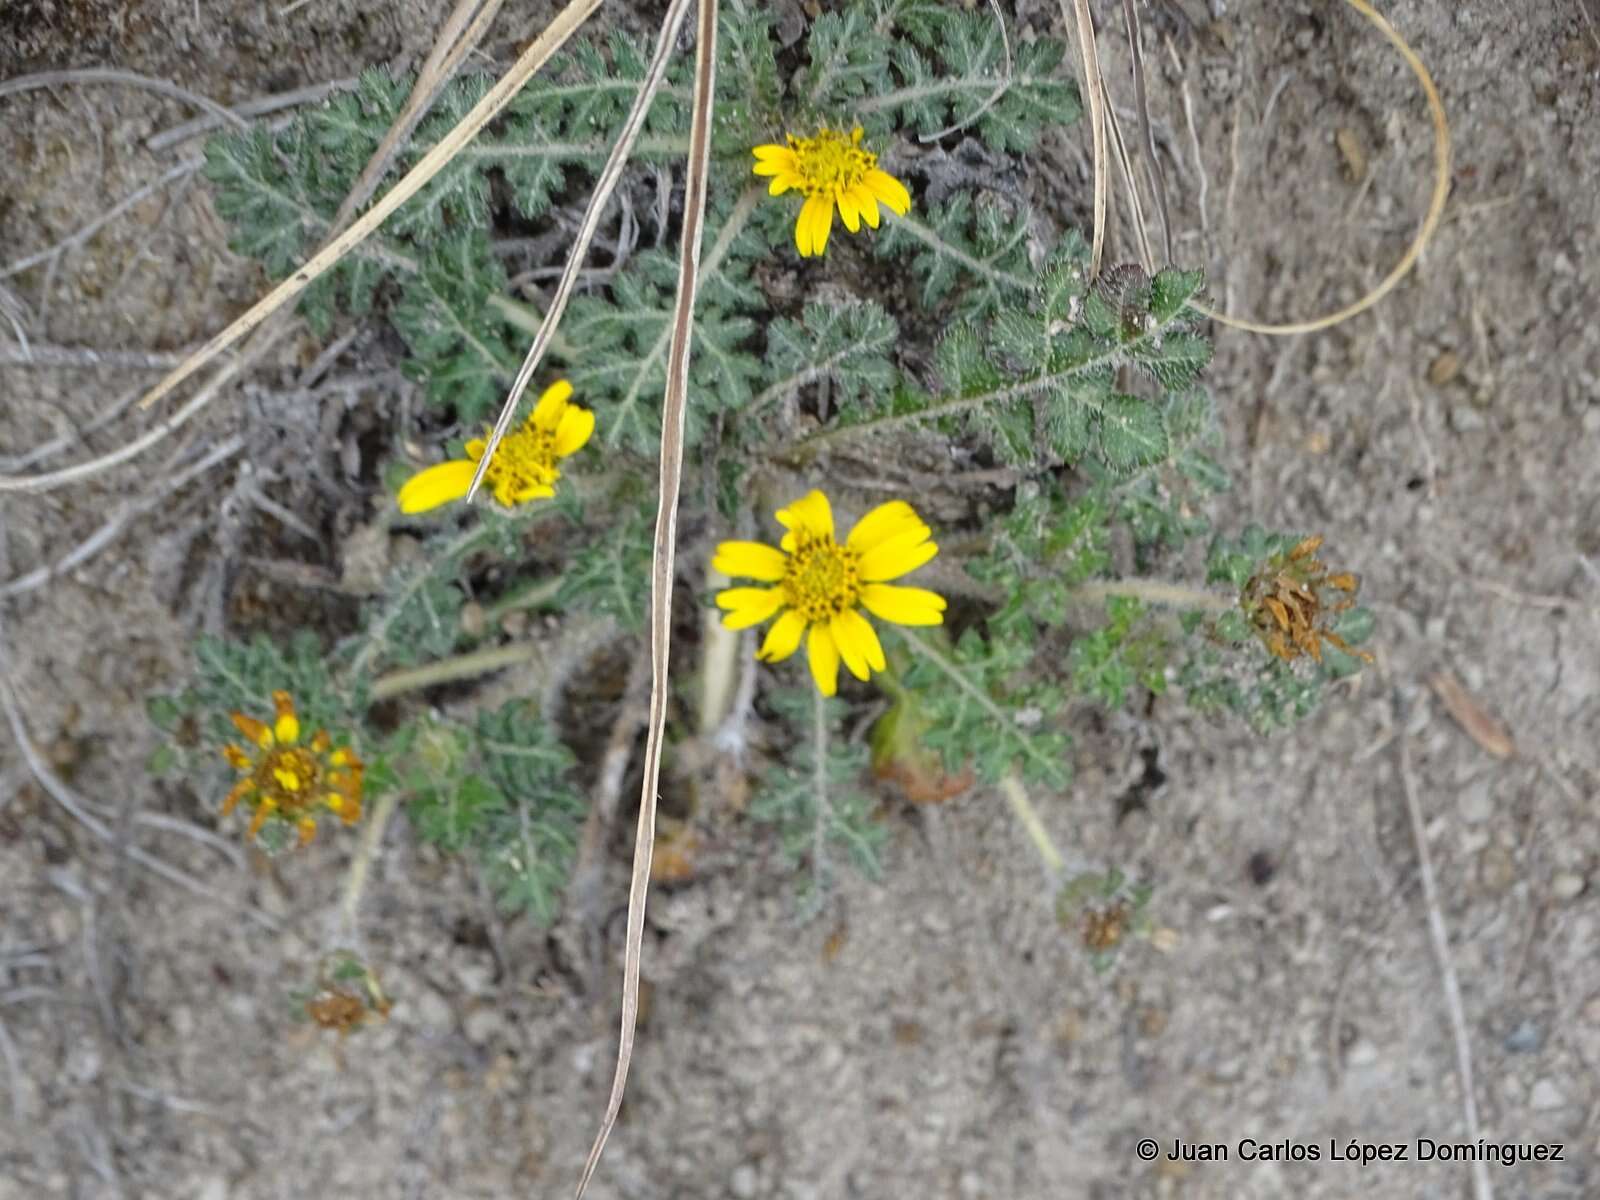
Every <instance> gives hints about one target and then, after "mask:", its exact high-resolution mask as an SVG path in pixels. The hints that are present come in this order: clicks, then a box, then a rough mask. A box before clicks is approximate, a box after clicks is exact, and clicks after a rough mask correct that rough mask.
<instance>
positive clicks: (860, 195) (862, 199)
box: [850, 183, 882, 229]
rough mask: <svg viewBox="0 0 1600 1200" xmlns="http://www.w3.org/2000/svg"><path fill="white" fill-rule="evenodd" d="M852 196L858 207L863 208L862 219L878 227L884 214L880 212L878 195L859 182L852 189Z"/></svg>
mask: <svg viewBox="0 0 1600 1200" xmlns="http://www.w3.org/2000/svg"><path fill="white" fill-rule="evenodd" d="M850 197H851V199H853V200H854V201H855V202H856V207H857V208H858V209H860V210H861V219H862V220H864V221H865V222H866V223H867V224H868V225H870V226H872V228H874V229H876V228H877V227H878V222H879V221H880V220H882V216H881V214H880V213H879V212H878V199H877V197H876V196H874V195H873V194H872V192H871V191H869V190H868V189H867V188H866V187H865V186H864V185H862V184H859V183H858V184H856V186H855V187H853V188H851V189H850Z"/></svg>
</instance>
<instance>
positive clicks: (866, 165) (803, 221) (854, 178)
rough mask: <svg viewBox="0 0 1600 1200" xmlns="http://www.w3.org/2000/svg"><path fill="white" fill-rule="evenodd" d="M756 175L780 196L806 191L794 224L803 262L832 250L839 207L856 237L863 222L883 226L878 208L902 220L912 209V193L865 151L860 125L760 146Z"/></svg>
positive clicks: (849, 228)
mask: <svg viewBox="0 0 1600 1200" xmlns="http://www.w3.org/2000/svg"><path fill="white" fill-rule="evenodd" d="M754 153H755V156H756V165H755V167H754V170H755V173H756V174H757V175H770V176H772V183H771V184H770V185H769V186H768V188H767V191H768V193H769V194H771V195H773V196H781V195H783V193H784V192H787V191H788V190H789V189H790V188H798V189H799V190H800V191H802V192H804V193H805V197H806V202H805V204H804V206H803V207H802V208H801V209H800V218H799V220H797V221H796V222H795V226H794V244H795V246H796V247H797V248H798V249H799V251H800V256H801V257H802V258H809V257H810V256H812V255H814V254H821V253H822V252H823V251H824V250H825V249H827V246H828V232H829V230H831V229H832V228H833V209H834V206H835V205H837V206H838V208H839V215H840V216H841V217H843V218H844V224H845V228H846V229H848V230H849V231H850V232H851V233H855V232H856V231H857V230H859V229H860V228H861V221H862V219H863V218H865V219H866V222H867V224H868V225H870V226H872V228H874V229H876V228H877V227H878V215H879V214H878V205H879V204H880V203H881V204H883V205H884V206H885V207H886V208H888V210H889V211H890V212H892V213H894V214H895V215H897V216H902V217H903V216H905V215H906V213H907V212H909V211H910V209H911V193H910V192H908V191H906V185H905V184H903V183H901V182H900V181H899V180H898V179H896V178H895V177H894V176H893V175H891V174H889V173H888V172H887V171H881V170H879V169H878V156H877V155H876V154H873V153H872V152H871V151H870V150H863V149H862V148H861V126H859V125H857V126H856V127H855V128H854V129H852V130H851V131H850V132H849V133H844V132H843V131H842V130H838V129H827V128H823V129H819V130H818V131H817V136H816V137H808V138H802V137H795V136H794V134H792V133H791V134H790V135H789V141H788V144H787V145H784V146H779V145H776V144H773V145H768V146H757V147H756V148H755V151H754Z"/></svg>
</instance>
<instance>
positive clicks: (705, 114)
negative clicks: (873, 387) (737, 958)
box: [577, 0, 717, 1200]
mask: <svg viewBox="0 0 1600 1200" xmlns="http://www.w3.org/2000/svg"><path fill="white" fill-rule="evenodd" d="M716 77H717V2H716V0H699V13H698V20H697V23H696V30H695V70H694V110H693V113H692V114H691V116H690V127H689V156H688V163H687V165H686V170H685V175H686V180H685V185H684V200H683V237H682V243H681V245H680V247H679V257H678V294H677V299H676V302H675V304H674V306H673V313H672V345H671V347H670V349H669V351H668V356H667V385H666V392H665V395H663V397H662V400H661V478H660V485H659V492H660V495H659V499H658V501H657V509H656V531H655V547H654V559H653V562H652V564H651V573H650V717H649V728H648V731H647V734H646V739H645V751H644V785H643V788H642V792H641V795H640V799H639V826H638V829H637V831H636V832H635V835H634V842H633V875H632V879H631V880H630V881H629V884H628V933H627V945H626V948H625V953H624V962H623V969H622V1034H621V1041H620V1044H619V1046H618V1048H617V1070H616V1074H615V1076H614V1077H613V1079H612V1081H611V1095H610V1098H609V1099H608V1100H607V1102H606V1111H605V1116H604V1117H603V1118H602V1119H601V1122H600V1129H599V1132H598V1133H596V1135H595V1139H594V1145H593V1146H592V1147H590V1150H589V1157H588V1161H586V1162H585V1163H584V1167H583V1174H582V1175H581V1176H580V1177H579V1180H578V1189H577V1197H578V1200H582V1197H583V1194H584V1192H585V1191H586V1190H587V1189H588V1186H589V1180H590V1179H592V1178H593V1177H594V1172H595V1168H596V1167H597V1166H598V1165H599V1162H600V1155H601V1153H602V1152H603V1151H604V1150H605V1145H606V1140H607V1139H608V1138H609V1137H610V1136H611V1130H612V1128H613V1127H614V1126H615V1125H616V1123H617V1114H618V1113H619V1112H620V1111H621V1110H622V1093H623V1090H624V1088H625V1087H626V1086H627V1081H628V1067H629V1064H630V1063H631V1061H632V1059H633V1039H634V1031H635V1027H636V1025H637V1024H638V1018H639V960H640V956H641V953H642V949H643V944H644V908H645V898H646V896H647V894H648V892H649V889H650V860H651V857H652V855H653V853H654V849H655V824H656V789H657V788H658V787H659V786H660V780H661V749H662V743H663V742H664V741H665V737H666V722H667V703H668V701H669V700H670V698H671V696H670V693H669V691H668V687H667V667H668V659H669V656H670V652H671V646H672V582H673V576H674V573H675V572H674V558H675V556H676V550H677V540H678V492H679V489H680V486H681V483H682V478H681V477H682V474H683V426H684V413H685V409H686V408H687V405H688V399H689V350H690V344H691V342H692V341H693V336H694V302H695V292H696V288H697V286H698V284H699V277H700V242H701V238H702V236H703V235H704V233H705V216H706V191H707V186H708V183H709V176H710V173H711V123H712V112H713V108H714V106H715V100H716Z"/></svg>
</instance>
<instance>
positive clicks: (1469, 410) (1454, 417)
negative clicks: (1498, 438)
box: [1450, 404, 1488, 433]
mask: <svg viewBox="0 0 1600 1200" xmlns="http://www.w3.org/2000/svg"><path fill="white" fill-rule="evenodd" d="M1487 424H1488V421H1486V420H1485V419H1484V416H1483V414H1482V413H1481V412H1479V411H1478V410H1477V409H1475V408H1473V407H1472V406H1471V405H1470V404H1454V405H1451V407H1450V428H1451V429H1454V430H1455V431H1456V432H1457V433H1476V432H1477V431H1478V430H1480V429H1482V428H1483V427H1484V426H1485V425H1487Z"/></svg>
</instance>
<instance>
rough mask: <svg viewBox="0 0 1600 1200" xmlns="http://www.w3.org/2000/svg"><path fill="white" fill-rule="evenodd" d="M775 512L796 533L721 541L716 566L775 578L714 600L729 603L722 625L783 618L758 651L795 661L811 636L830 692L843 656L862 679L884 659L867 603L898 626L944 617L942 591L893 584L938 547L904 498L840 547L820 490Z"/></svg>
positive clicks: (766, 657)
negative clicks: (771, 541)
mask: <svg viewBox="0 0 1600 1200" xmlns="http://www.w3.org/2000/svg"><path fill="white" fill-rule="evenodd" d="M777 515H778V522H779V523H780V524H781V525H783V527H784V528H785V529H787V530H788V531H789V532H788V533H786V534H784V535H783V540H782V541H781V542H780V543H779V544H778V547H776V548H774V547H772V546H767V545H763V544H762V543H760V542H723V543H722V544H721V545H720V546H718V547H717V556H716V558H715V559H713V560H712V563H711V565H712V566H713V567H715V568H716V569H717V570H719V571H721V572H723V573H724V574H725V575H743V576H747V577H749V578H752V579H757V580H760V581H761V582H762V583H764V584H767V585H768V586H766V587H736V588H729V589H727V590H726V591H723V592H720V593H718V595H717V606H718V607H719V608H724V609H727V610H728V613H727V615H726V616H725V617H723V619H722V623H723V625H725V626H726V627H727V628H729V629H748V628H749V627H750V626H752V625H759V624H761V622H763V621H765V620H766V619H767V618H768V617H773V616H777V617H778V619H777V620H776V621H775V622H773V625H772V628H771V629H769V630H768V631H767V637H766V640H765V641H764V642H762V643H761V649H760V650H759V651H757V652H756V657H757V658H760V659H762V660H763V661H765V662H779V661H781V660H782V659H785V658H788V657H789V656H790V655H791V654H793V653H794V652H795V651H796V650H797V649H798V648H799V646H800V639H801V637H802V636H806V653H807V657H808V658H809V659H810V662H811V677H812V678H813V679H814V680H815V681H816V684H817V688H818V690H819V691H821V692H822V694H823V695H824V696H831V695H833V694H834V692H835V691H837V690H838V686H839V662H840V660H841V659H843V661H844V665H845V666H847V667H849V668H850V673H851V674H852V675H854V676H855V677H856V678H857V679H866V678H867V677H868V676H869V675H870V674H871V673H872V672H873V671H881V670H883V669H884V667H885V665H886V660H885V659H884V656H883V646H882V645H881V644H880V643H879V641H878V635H877V632H876V631H875V630H874V629H873V628H872V624H871V622H869V621H868V620H867V619H866V618H865V617H864V616H862V615H861V611H860V610H861V609H866V610H867V611H868V612H869V613H871V614H872V615H873V616H876V617H879V618H881V619H883V620H885V621H892V622H894V623H896V624H898V625H939V624H941V623H943V621H944V608H945V601H944V597H943V596H940V595H938V594H937V593H935V592H930V591H928V590H927V589H926V588H917V587H897V586H893V585H891V584H890V583H888V582H887V581H888V580H891V579H898V578H899V577H900V576H902V575H904V574H906V573H907V572H910V571H914V570H916V569H917V568H918V567H920V566H922V564H923V563H925V562H927V561H928V560H929V559H931V558H932V557H933V556H934V555H935V554H937V553H938V552H939V547H938V546H936V545H935V544H934V543H933V542H932V541H931V540H930V538H931V535H932V531H931V530H930V529H929V528H928V527H927V526H926V525H924V524H923V523H922V518H921V517H919V516H917V514H916V510H915V509H913V508H912V507H911V505H909V504H907V503H906V502H905V501H904V500H893V501H890V502H889V503H888V504H880V505H879V506H878V507H877V508H875V509H873V510H872V511H871V512H869V513H868V514H867V515H866V516H864V517H862V518H861V520H859V521H857V522H856V523H855V526H854V527H853V528H852V529H851V530H850V533H849V534H848V535H847V536H846V538H845V540H844V543H843V544H842V545H841V544H840V543H838V542H836V541H835V540H834V536H833V509H832V507H830V505H829V504H828V498H827V497H826V496H824V495H823V494H822V493H821V492H815V491H814V492H810V493H808V494H807V495H806V496H804V497H802V498H801V499H799V500H796V501H795V502H794V503H793V504H791V505H789V506H788V507H787V508H780V509H779V510H778V514H777ZM780 613H781V614H782V615H781V616H780V615H779V614H780Z"/></svg>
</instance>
